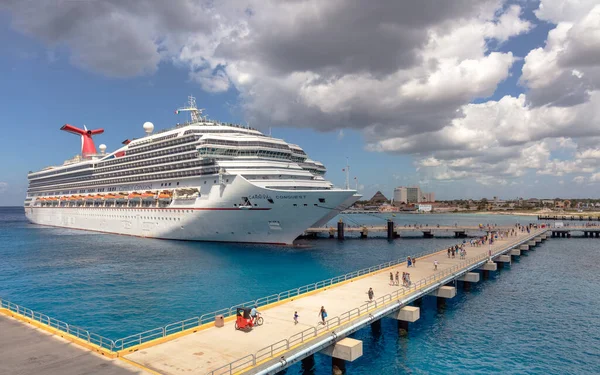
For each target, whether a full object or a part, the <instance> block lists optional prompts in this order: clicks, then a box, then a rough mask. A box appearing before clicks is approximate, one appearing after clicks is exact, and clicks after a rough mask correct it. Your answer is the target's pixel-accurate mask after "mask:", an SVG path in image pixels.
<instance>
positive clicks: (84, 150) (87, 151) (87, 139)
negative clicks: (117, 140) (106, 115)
mask: <svg viewBox="0 0 600 375" xmlns="http://www.w3.org/2000/svg"><path fill="white" fill-rule="evenodd" d="M60 130H64V131H66V132H69V133H71V134H76V135H79V136H81V156H82V157H84V158H86V157H88V156H91V155H95V154H97V151H96V145H94V140H93V139H92V136H93V135H98V134H102V133H104V129H94V130H87V129H85V130H83V129H79V128H76V127H74V126H72V125H69V124H64V125H63V126H62V127H61V128H60Z"/></svg>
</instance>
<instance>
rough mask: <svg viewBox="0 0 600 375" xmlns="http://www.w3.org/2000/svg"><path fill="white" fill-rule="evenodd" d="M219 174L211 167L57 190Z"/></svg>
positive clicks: (74, 185) (58, 187) (77, 185)
mask: <svg viewBox="0 0 600 375" xmlns="http://www.w3.org/2000/svg"><path fill="white" fill-rule="evenodd" d="M217 172H218V168H216V167H210V168H202V169H192V170H185V171H179V172H171V173H161V174H157V175H141V176H133V177H128V178H120V179H116V180H115V181H102V180H99V181H90V182H86V183H80V184H73V186H70V185H67V186H56V188H57V189H71V188H79V187H83V186H89V185H106V184H124V183H130V182H141V181H154V180H169V179H173V178H180V177H193V176H203V175H209V174H215V173H217ZM38 189H44V190H45V189H47V187H46V188H42V187H40V188H38ZM28 190H31V191H34V190H36V189H35V188H30V189H28Z"/></svg>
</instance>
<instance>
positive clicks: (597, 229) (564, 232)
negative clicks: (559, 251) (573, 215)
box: [549, 225, 600, 238]
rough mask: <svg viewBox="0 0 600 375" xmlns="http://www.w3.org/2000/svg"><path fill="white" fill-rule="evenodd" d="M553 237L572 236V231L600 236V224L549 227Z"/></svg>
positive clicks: (588, 235) (590, 235) (585, 235)
mask: <svg viewBox="0 0 600 375" xmlns="http://www.w3.org/2000/svg"><path fill="white" fill-rule="evenodd" d="M549 230H550V232H551V233H552V237H562V238H571V232H579V233H582V234H583V237H589V238H592V237H593V238H600V226H594V225H573V226H571V225H569V226H563V227H552V228H549Z"/></svg>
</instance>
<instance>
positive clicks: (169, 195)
mask: <svg viewBox="0 0 600 375" xmlns="http://www.w3.org/2000/svg"><path fill="white" fill-rule="evenodd" d="M172 197H173V192H171V191H168V190H163V191H161V192H160V193H159V194H158V199H171V198H172Z"/></svg>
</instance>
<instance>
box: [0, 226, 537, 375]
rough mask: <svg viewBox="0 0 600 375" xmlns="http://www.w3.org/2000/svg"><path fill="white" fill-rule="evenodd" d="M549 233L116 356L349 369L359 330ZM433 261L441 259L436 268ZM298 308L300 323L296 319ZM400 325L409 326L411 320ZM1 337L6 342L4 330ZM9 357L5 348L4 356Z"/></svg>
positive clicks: (159, 334) (197, 327)
mask: <svg viewBox="0 0 600 375" xmlns="http://www.w3.org/2000/svg"><path fill="white" fill-rule="evenodd" d="M544 231H545V229H541V230H535V229H532V232H531V233H530V234H527V233H522V232H521V233H517V236H512V237H508V238H504V239H499V240H498V241H495V242H494V244H493V245H492V246H491V247H488V246H482V247H470V248H469V255H468V258H467V259H459V258H458V257H457V258H447V256H446V252H445V250H443V251H438V252H432V253H430V254H425V255H420V256H419V257H418V258H419V262H418V263H419V264H420V265H423V266H419V267H417V268H407V265H406V263H405V262H404V260H403V259H398V260H393V261H390V262H387V263H384V264H380V265H377V266H373V267H370V268H367V269H364V270H360V271H355V272H352V273H349V274H347V275H341V276H338V277H336V278H332V279H330V280H324V281H319V282H315V283H313V284H309V285H306V286H302V287H300V288H294V289H291V290H288V291H285V292H282V293H279V294H274V295H271V296H268V297H264V298H261V299H259V300H257V301H249V302H247V303H245V305H246V306H251V305H253V304H254V303H257V304H258V306H259V311H260V312H261V314H262V316H263V318H264V324H263V325H261V326H257V327H254V328H253V329H252V330H251V331H249V332H244V331H239V330H236V329H235V328H234V324H235V318H236V316H235V307H237V306H238V305H234V306H232V307H230V308H225V309H220V310H218V311H215V312H214V313H208V314H204V315H203V316H200V317H192V318H190V319H187V320H185V321H183V322H175V323H172V324H169V325H166V326H164V327H157V328H156V329H153V330H147V331H145V332H142V333H140V334H135V335H131V336H129V337H126V338H122V339H119V340H116V341H115V342H113V344H112V346H111V352H110V354H114V355H118V356H120V357H124V358H125V359H126V360H128V361H130V362H135V363H136V366H138V367H139V368H142V369H148V371H150V372H151V371H155V372H158V373H161V374H163V375H181V374H184V373H186V374H187V373H200V374H202V375H206V374H211V375H217V374H219V375H223V374H227V375H232V374H234V373H235V374H241V373H244V374H256V373H259V372H260V373H264V374H267V373H268V374H274V373H277V372H279V371H282V370H285V369H286V368H287V367H288V366H290V365H292V364H294V363H298V362H300V361H302V360H303V359H304V358H306V357H309V356H311V355H312V354H314V353H317V352H321V351H322V350H325V351H326V352H327V351H330V354H331V355H332V358H336V359H335V360H332V364H333V365H335V366H336V368H337V369H338V370H339V371H343V368H344V367H345V361H346V360H354V359H355V358H357V357H358V356H359V355H358V354H357V353H361V354H362V343H361V344H360V349H359V348H358V346H357V344H356V343H353V342H352V341H345V340H346V339H348V337H349V336H350V335H351V334H352V333H354V332H356V331H357V330H359V329H361V328H363V327H367V326H369V325H372V324H373V323H374V322H376V321H379V320H380V319H381V318H383V317H386V316H390V315H392V316H393V314H394V313H396V317H402V318H403V319H406V320H401V321H402V322H409V321H410V320H413V319H416V315H415V314H416V311H417V310H416V309H418V307H416V306H410V304H411V303H412V302H413V301H418V300H420V299H421V298H422V297H423V296H427V295H433V296H435V297H436V298H437V300H438V303H443V302H441V301H444V300H446V299H448V298H452V297H454V296H455V295H456V292H457V291H456V287H455V286H451V285H452V284H453V283H454V285H455V281H456V280H457V279H458V278H459V277H460V278H463V280H465V281H466V280H474V279H475V278H476V276H474V275H473V273H474V272H473V271H474V270H477V269H482V270H484V272H489V270H494V271H495V270H496V269H497V264H496V263H495V262H489V261H488V259H489V255H488V252H491V257H492V258H498V257H499V256H502V255H504V254H507V253H508V252H509V251H510V250H511V249H513V248H515V247H519V246H520V245H521V244H523V243H526V242H528V241H531V240H532V239H533V238H535V237H536V236H539V234H540V233H543V232H544ZM505 256H508V255H505ZM508 257H509V258H510V256H508ZM434 260H437V261H438V267H437V270H434V267H433V262H434ZM485 270H487V271H485ZM292 271H293V269H292V270H290V272H292ZM390 272H391V273H394V274H395V273H396V272H409V273H410V279H411V281H412V284H411V286H410V287H404V286H391V285H389V274H390ZM459 275H460V276H459ZM466 282H467V283H468V282H469V281H466ZM369 288H372V289H373V291H374V292H375V298H374V300H373V301H369V300H368V298H367V297H366V293H367V291H368V290H369ZM321 306H324V307H325V309H326V310H327V313H328V318H327V319H326V320H325V322H324V323H321V321H320V319H318V318H317V314H318V312H319V309H320V307H321ZM295 311H297V312H298V315H299V324H294V322H293V320H292V316H293V314H294V312H295ZM418 311H419V316H420V310H418ZM216 315H223V316H224V327H222V328H217V327H215V324H214V322H215V316H216ZM317 321H319V323H318V324H317ZM400 324H401V326H400V327H402V326H403V325H404V324H405V323H400ZM405 327H406V328H408V327H407V326H405ZM0 332H2V335H1V337H3V336H4V330H1V331H0ZM0 340H1V338H0ZM324 348H325V349H324ZM344 353H345V354H344ZM2 355H3V352H2V351H0V359H2V357H1V356H2ZM0 366H2V361H0ZM338 370H336V371H338ZM81 372H84V371H80V372H79V373H81ZM40 373H44V372H43V371H41V372H40ZM90 373H94V371H91V372H90Z"/></svg>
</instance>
